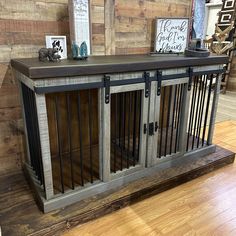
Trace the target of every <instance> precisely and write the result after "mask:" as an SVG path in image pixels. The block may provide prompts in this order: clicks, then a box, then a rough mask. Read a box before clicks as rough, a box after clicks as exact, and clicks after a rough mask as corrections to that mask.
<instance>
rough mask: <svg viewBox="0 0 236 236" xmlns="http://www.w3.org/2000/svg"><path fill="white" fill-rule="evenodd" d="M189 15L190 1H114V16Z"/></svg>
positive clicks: (152, 16) (153, 16)
mask: <svg viewBox="0 0 236 236" xmlns="http://www.w3.org/2000/svg"><path fill="white" fill-rule="evenodd" d="M167 15H168V16H169V17H172V16H173V17H184V16H185V17H189V16H190V2H186V3H184V2H181V3H179V2H178V3H176V2H172V3H170V4H167V2H160V1H142V2H141V3H140V1H138V0H131V1H129V4H127V2H126V1H125V0H119V1H117V2H116V16H126V17H129V16H132V17H140V18H155V17H157V16H158V17H166V16H167Z"/></svg>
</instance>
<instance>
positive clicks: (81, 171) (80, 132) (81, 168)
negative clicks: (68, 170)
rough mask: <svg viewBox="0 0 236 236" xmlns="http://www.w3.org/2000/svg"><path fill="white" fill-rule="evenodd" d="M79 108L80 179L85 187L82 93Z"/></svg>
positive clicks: (78, 99)
mask: <svg viewBox="0 0 236 236" xmlns="http://www.w3.org/2000/svg"><path fill="white" fill-rule="evenodd" d="M77 102H78V104H77V106H78V124H79V145H80V177H81V185H82V186H84V175H83V142H82V139H83V135H82V125H81V123H82V122H81V120H82V116H81V107H80V103H81V101H80V92H78V96H77Z"/></svg>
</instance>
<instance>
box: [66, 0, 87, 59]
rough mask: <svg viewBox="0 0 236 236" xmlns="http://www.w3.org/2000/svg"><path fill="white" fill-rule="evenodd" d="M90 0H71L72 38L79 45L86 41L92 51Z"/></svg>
mask: <svg viewBox="0 0 236 236" xmlns="http://www.w3.org/2000/svg"><path fill="white" fill-rule="evenodd" d="M89 10H90V4H89V0H69V18H70V38H71V42H75V43H76V44H77V45H78V46H79V47H80V45H81V44H82V43H83V42H85V43H86V45H87V53H88V55H89V54H90V53H91V52H90V51H91V50H90V49H91V43H90V42H91V40H90V14H89Z"/></svg>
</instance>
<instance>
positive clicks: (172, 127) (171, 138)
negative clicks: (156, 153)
mask: <svg viewBox="0 0 236 236" xmlns="http://www.w3.org/2000/svg"><path fill="white" fill-rule="evenodd" d="M174 86H175V95H174V105H173V113H172V124H171V135H170V154H171V153H172V143H173V131H174V120H175V106H176V93H177V85H174Z"/></svg>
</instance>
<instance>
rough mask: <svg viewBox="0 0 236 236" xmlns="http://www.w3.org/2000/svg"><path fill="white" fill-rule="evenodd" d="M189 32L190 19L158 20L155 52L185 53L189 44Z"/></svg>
mask: <svg viewBox="0 0 236 236" xmlns="http://www.w3.org/2000/svg"><path fill="white" fill-rule="evenodd" d="M188 32H189V19H188V18H157V19H156V34H155V51H156V52H170V51H171V52H184V50H185V48H186V46H187V43H188V38H189V35H188Z"/></svg>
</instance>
